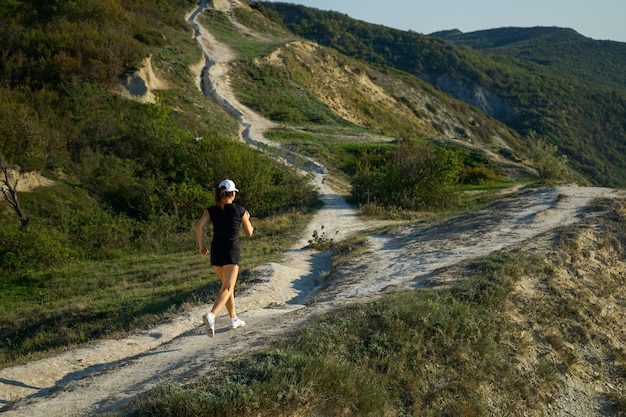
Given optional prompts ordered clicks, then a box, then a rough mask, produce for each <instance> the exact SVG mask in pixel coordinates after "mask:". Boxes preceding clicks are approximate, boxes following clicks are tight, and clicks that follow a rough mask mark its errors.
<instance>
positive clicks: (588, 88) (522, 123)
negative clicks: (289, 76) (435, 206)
mask: <svg viewBox="0 0 626 417" xmlns="http://www.w3.org/2000/svg"><path fill="white" fill-rule="evenodd" d="M254 5H255V7H257V8H258V9H259V10H262V11H263V13H265V14H266V15H267V16H268V17H270V18H272V19H275V21H277V22H281V23H283V24H284V25H285V26H286V27H288V28H289V29H290V30H292V31H293V32H294V33H296V34H298V35H300V36H302V37H304V38H307V39H311V40H313V41H315V42H318V43H320V44H322V45H326V46H329V47H332V48H334V49H336V50H337V51H339V52H341V53H344V54H346V55H349V56H353V57H356V58H358V59H361V60H364V61H366V62H370V63H375V64H377V65H387V66H392V67H395V68H398V69H401V70H403V71H406V72H408V73H411V74H414V75H416V76H418V77H420V78H421V79H423V80H425V81H428V82H429V83H432V84H433V85H435V86H437V87H438V88H440V89H441V90H443V91H445V92H447V93H449V94H451V95H453V96H455V97H458V98H459V99H461V100H464V101H466V102H468V103H470V104H472V105H475V106H477V107H479V108H481V109H482V110H484V111H485V112H487V113H488V114H490V115H492V116H493V117H495V118H497V119H499V120H501V121H502V122H504V123H506V124H507V125H508V126H510V127H511V128H513V129H515V130H516V131H517V132H518V133H519V134H521V135H522V136H524V137H527V136H528V135H529V133H530V132H531V131H535V132H537V133H538V134H539V135H540V136H542V137H545V138H546V139H547V140H548V141H549V142H550V143H552V144H554V145H557V146H558V148H559V150H560V151H561V152H563V153H564V154H566V155H567V156H568V158H569V160H570V163H571V165H572V167H574V168H575V169H576V170H578V171H579V172H581V173H583V174H584V175H585V176H586V177H587V178H588V179H590V180H591V181H592V182H593V183H594V184H597V185H605V186H616V187H623V186H624V185H625V184H626V169H625V168H626V159H625V157H624V155H626V153H625V152H624V151H625V149H624V143H626V128H625V127H624V124H623V119H624V114H626V90H624V88H618V87H620V86H621V87H623V80H624V78H623V66H622V65H621V64H620V62H622V60H623V53H622V52H623V45H621V44H618V43H615V42H602V41H589V40H587V39H585V38H582V37H580V38H578V37H575V36H572V34H571V33H569V32H568V31H563V32H557V33H552V34H551V36H543V37H534V38H532V39H531V40H529V41H528V42H526V43H522V42H521V41H520V42H518V43H514V42H513V41H511V40H510V39H509V38H508V37H509V36H510V37H512V38H515V36H516V35H518V31H514V30H506V29H504V30H502V31H500V32H499V33H500V34H499V35H498V34H495V35H494V36H493V42H494V43H497V42H498V40H500V43H505V44H507V45H508V46H507V47H506V48H505V47H503V46H500V47H499V48H497V49H493V48H486V49H484V50H481V51H478V50H474V49H470V48H468V47H458V46H456V45H454V44H453V43H451V42H448V41H445V40H443V39H439V38H436V37H431V36H424V35H420V34H417V33H415V32H410V31H409V32H405V31H400V30H395V29H391V28H387V27H383V26H380V25H373V24H369V23H366V22H362V21H357V20H354V19H351V18H350V17H349V16H346V15H344V14H341V13H336V12H327V11H321V10H317V9H312V8H306V7H304V6H298V5H292V4H286V3H273V2H272V3H270V2H255V3H254ZM501 32H505V33H506V34H501ZM488 35H491V34H488ZM458 37H460V35H459V36H456V35H450V36H448V38H451V39H453V40H456V39H458ZM489 37H490V38H491V36H489ZM555 37H556V38H558V40H559V41H558V42H557V41H555ZM484 38H485V36H483V37H482V39H484ZM517 39H519V37H518V38H517ZM484 42H487V44H488V41H484ZM507 42H508V43H507ZM466 43H467V42H466ZM482 43H483V41H482V40H477V41H475V42H474V43H472V45H480V47H483V45H482ZM500 43H497V44H498V45H500ZM563 44H566V45H567V46H568V47H567V48H561V46H563ZM527 45H531V46H532V48H533V50H534V51H536V52H531V53H522V52H520V51H519V50H518V51H517V52H515V53H514V52H511V51H514V48H515V47H519V48H521V47H524V48H526V47H527ZM503 51H504V52H505V53H503ZM524 51H526V49H524ZM574 52H575V53H574ZM598 52H600V53H598ZM547 54H550V55H551V56H554V57H557V58H552V59H551V63H552V64H551V65H549V66H546V65H544V64H545V63H543V62H541V59H540V58H539V57H540V56H541V55H547ZM568 54H569V55H568ZM616 57H617V60H616V59H615V58H616ZM572 64H573V65H572ZM568 67H571V68H570V69H569V70H565V68H568Z"/></svg>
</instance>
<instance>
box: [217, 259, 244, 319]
mask: <svg viewBox="0 0 626 417" xmlns="http://www.w3.org/2000/svg"><path fill="white" fill-rule="evenodd" d="M213 269H214V270H215V273H216V274H217V276H218V277H219V279H220V281H221V282H222V288H221V289H220V293H219V294H218V296H217V299H216V300H215V303H214V304H213V309H211V312H212V313H213V315H214V316H217V315H218V314H219V312H220V311H221V310H222V307H224V306H226V310H227V311H228V315H229V316H230V317H231V318H233V317H237V312H236V310H235V283H236V282H237V275H238V273H239V265H232V264H231V265H224V266H213Z"/></svg>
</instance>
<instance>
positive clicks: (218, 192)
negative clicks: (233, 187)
mask: <svg viewBox="0 0 626 417" xmlns="http://www.w3.org/2000/svg"><path fill="white" fill-rule="evenodd" d="M233 193H234V191H231V192H228V191H226V187H217V188H216V189H215V204H217V206H218V207H219V208H221V209H223V208H224V205H225V204H226V199H227V198H229V197H231V196H232V195H233Z"/></svg>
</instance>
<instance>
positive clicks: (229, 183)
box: [219, 180, 239, 193]
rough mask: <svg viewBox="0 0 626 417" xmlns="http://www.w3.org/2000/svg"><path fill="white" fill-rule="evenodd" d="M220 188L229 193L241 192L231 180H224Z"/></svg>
mask: <svg viewBox="0 0 626 417" xmlns="http://www.w3.org/2000/svg"><path fill="white" fill-rule="evenodd" d="M219 188H224V189H225V190H226V192H227V193H232V192H233V191H236V192H239V190H238V189H237V187H235V183H234V182H232V181H231V180H224V181H222V182H220V186H219Z"/></svg>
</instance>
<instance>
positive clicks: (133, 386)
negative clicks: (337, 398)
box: [0, 0, 623, 417]
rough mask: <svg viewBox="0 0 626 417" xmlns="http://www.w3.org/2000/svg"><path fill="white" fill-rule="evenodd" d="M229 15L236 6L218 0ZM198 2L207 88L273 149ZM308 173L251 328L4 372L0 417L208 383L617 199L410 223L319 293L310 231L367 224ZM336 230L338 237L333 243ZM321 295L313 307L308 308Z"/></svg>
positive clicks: (88, 350)
mask: <svg viewBox="0 0 626 417" xmlns="http://www.w3.org/2000/svg"><path fill="white" fill-rule="evenodd" d="M213 4H214V7H216V8H219V9H220V10H223V11H228V10H229V9H230V8H231V7H232V3H231V2H230V1H226V0H215V1H214V2H213ZM206 5H207V2H206V1H203V2H202V3H201V4H200V7H199V9H198V10H197V11H195V12H194V13H192V14H190V15H189V16H188V21H189V22H190V24H192V26H193V27H194V30H195V33H196V37H197V39H198V41H199V42H200V44H201V45H202V48H203V51H204V52H205V54H206V67H205V70H204V72H203V82H202V83H201V85H202V88H203V89H205V91H206V92H207V94H211V95H213V96H214V98H215V99H216V100H218V101H219V102H220V103H222V105H223V106H224V107H225V108H226V109H228V111H230V112H231V114H233V115H234V116H235V117H236V118H237V119H238V120H239V121H240V123H241V125H242V137H243V138H244V139H245V140H247V141H249V142H251V143H253V144H257V145H258V144H259V143H260V144H262V145H263V146H274V144H272V143H269V142H268V141H266V140H265V139H264V137H263V132H264V131H265V129H267V128H268V127H269V126H271V122H269V121H267V120H265V119H263V118H262V117H260V116H258V115H256V114H254V113H253V112H251V111H250V110H249V109H247V108H245V107H243V106H241V105H240V104H239V103H238V102H237V101H236V100H235V97H234V94H233V93H232V90H231V89H230V87H229V85H228V73H227V65H226V64H227V62H228V61H229V60H230V59H232V58H233V54H232V52H230V51H229V50H228V48H226V46H225V45H222V44H219V43H218V42H217V41H216V40H215V39H214V38H213V37H212V36H211V35H210V33H208V32H207V31H206V30H205V29H204V28H202V27H200V26H199V25H198V24H197V22H196V21H195V18H196V16H197V14H198V13H199V12H200V10H202V8H204V7H206ZM311 163H312V164H313V165H312V166H313V168H314V172H315V175H316V178H317V181H318V185H319V187H320V190H321V193H322V198H323V200H324V202H325V203H326V205H325V206H324V208H323V209H322V210H320V211H319V212H318V213H317V214H316V215H315V217H314V218H313V220H312V221H311V223H310V224H309V226H308V228H307V230H306V231H305V232H304V233H303V236H302V238H301V240H300V241H299V242H298V243H297V244H296V245H295V246H294V247H293V248H292V249H291V250H289V251H288V252H287V253H285V256H284V257H283V259H281V260H279V261H276V262H274V263H271V264H268V265H265V266H264V267H263V269H264V271H263V276H264V277H266V278H265V280H264V282H262V283H260V284H258V285H255V286H254V287H253V288H251V289H250V290H248V291H247V292H246V293H244V294H238V298H237V303H238V309H239V312H240V315H241V317H242V318H244V319H245V320H246V323H247V325H246V327H244V328H241V329H238V330H236V331H228V330H227V318H226V316H225V315H222V316H220V317H218V320H217V327H218V329H217V334H216V336H215V338H213V339H210V338H207V337H206V335H205V333H204V329H203V327H202V326H201V319H200V317H201V315H202V314H203V313H204V312H205V311H206V307H199V308H196V309H194V310H192V311H189V312H187V313H186V314H184V315H182V316H180V317H178V318H177V319H176V320H174V321H173V322H171V323H167V324H164V325H162V326H159V327H157V328H154V329H152V330H150V331H145V332H141V333H138V334H136V335H133V336H131V337H128V338H125V339H121V340H111V341H103V342H100V343H95V344H93V345H91V346H87V347H84V348H80V349H75V350H71V351H68V352H65V353H63V354H60V355H58V356H56V357H53V358H49V359H44V360H38V361H34V362H32V363H29V364H27V365H24V366H18V367H14V368H7V369H2V370H0V406H5V405H9V404H11V403H14V404H13V406H12V407H10V408H9V409H8V410H6V411H4V413H3V415H6V416H28V417H34V416H42V417H43V416H46V417H61V416H63V417H66V416H86V415H94V414H99V413H103V412H106V411H108V410H112V409H115V408H117V407H119V406H121V405H123V404H125V403H127V402H128V401H129V400H130V399H132V398H133V397H135V396H136V395H137V394H140V393H142V392H144V391H146V390H148V389H150V388H151V387H154V386H156V385H158V384H161V383H171V382H175V381H183V380H185V379H186V378H192V377H194V376H196V375H201V374H204V373H206V372H207V371H208V370H210V369H211V368H213V367H214V366H215V365H216V364H218V363H220V362H222V361H224V360H228V359H230V358H233V357H235V356H237V355H240V354H245V353H247V352H249V351H250V350H252V349H257V348H262V347H263V346H265V345H268V344H269V343H270V342H271V341H272V340H273V339H275V338H276V337H277V336H281V335H285V334H288V333H289V332H290V331H292V330H293V329H295V328H297V326H299V325H301V324H302V323H304V322H305V321H307V320H308V319H310V318H312V317H315V316H317V315H319V314H321V313H323V312H325V311H329V310H330V309H333V308H336V307H337V306H339V305H342V304H344V303H350V302H354V301H355V300H361V299H367V298H372V297H378V296H380V295H381V294H383V293H385V292H386V291H389V290H396V289H401V288H412V287H416V286H419V285H421V284H422V283H423V282H424V280H427V279H429V277H431V276H432V275H433V274H434V273H435V272H436V271H437V270H438V269H440V268H444V267H447V266H452V265H455V264H457V263H459V262H463V261H467V260H470V259H474V258H476V257H481V256H485V255H488V254H489V253H491V252H493V251H496V250H499V249H503V248H506V247H509V246H514V245H518V244H521V243H523V242H524V241H528V240H529V239H533V240H535V241H537V240H538V239H540V236H541V235H542V234H543V233H545V232H547V231H549V230H551V229H553V228H556V227H560V226H563V225H565V224H569V223H573V222H576V221H578V220H579V214H580V212H581V211H582V210H584V208H585V207H586V205H587V204H589V202H590V201H591V200H592V199H594V198H596V197H599V196H605V197H623V195H620V193H619V192H618V191H615V190H611V189H604V188H585V187H575V186H565V187H557V188H552V189H545V190H538V191H534V192H528V193H526V194H523V195H520V196H517V197H514V198H510V199H507V200H504V201H501V202H498V203H496V205H495V206H491V207H488V208H486V209H484V210H481V211H479V212H477V213H472V214H471V215H467V216H462V217H459V218H456V219H452V220H447V221H443V222H440V223H437V224H429V225H428V226H426V225H425V224H420V223H418V224H415V225H410V226H405V227H403V228H401V229H400V230H399V231H398V232H397V233H395V234H387V235H381V236H373V237H371V238H370V250H369V251H368V253H367V254H366V255H365V256H363V257H361V258H360V259H358V260H356V261H355V265H354V267H353V270H352V271H351V273H350V274H347V276H346V278H345V279H343V280H342V281H341V282H338V283H336V284H335V285H334V286H333V287H332V288H328V289H325V290H324V291H323V292H320V289H321V286H322V277H323V276H324V274H325V272H326V271H327V270H328V268H329V263H328V262H329V261H328V253H317V252H314V251H311V250H310V249H308V248H307V244H308V239H309V238H310V237H311V235H312V233H313V231H321V228H322V226H324V230H325V231H326V232H327V233H328V234H330V235H333V237H335V238H336V239H341V238H342V237H344V236H346V235H347V234H348V233H351V232H354V231H363V230H366V229H368V227H370V226H371V225H368V224H367V223H365V222H363V221H361V220H360V219H359V217H358V216H357V213H356V212H355V211H354V210H353V209H352V208H350V206H348V205H347V204H346V202H345V200H344V199H343V197H342V196H341V195H338V194H336V193H334V192H333V191H332V190H331V189H330V187H328V186H327V185H326V181H325V173H324V169H323V167H321V166H319V165H316V164H314V163H313V161H311ZM335 231H337V232H338V234H337V236H334V234H335ZM313 296H316V299H315V302H314V303H311V304H307V305H305V302H306V301H307V300H311V298H312V297H313Z"/></svg>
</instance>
